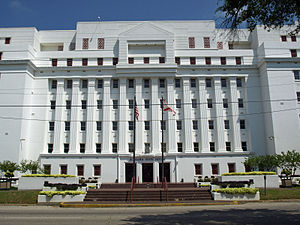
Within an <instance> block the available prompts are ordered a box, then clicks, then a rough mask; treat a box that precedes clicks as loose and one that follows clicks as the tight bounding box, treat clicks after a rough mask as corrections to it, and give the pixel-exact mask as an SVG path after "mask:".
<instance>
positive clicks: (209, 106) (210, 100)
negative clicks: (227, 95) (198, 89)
mask: <svg viewBox="0 0 300 225" xmlns="http://www.w3.org/2000/svg"><path fill="white" fill-rule="evenodd" d="M212 107H213V104H212V99H211V98H209V99H207V108H209V109H211V108H212Z"/></svg>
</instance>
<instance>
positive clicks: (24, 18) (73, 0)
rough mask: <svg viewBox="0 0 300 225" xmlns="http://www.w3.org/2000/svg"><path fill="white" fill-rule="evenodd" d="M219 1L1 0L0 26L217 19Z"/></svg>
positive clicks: (66, 27) (68, 27)
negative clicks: (98, 21) (99, 20)
mask: <svg viewBox="0 0 300 225" xmlns="http://www.w3.org/2000/svg"><path fill="white" fill-rule="evenodd" d="M219 1H220V0H188V1H183V0H80V1H79V0H0V27H36V28H37V29H38V30H54V29H55V30H72V29H76V23H77V22H78V21H97V20H98V16H100V19H101V20H102V21H130V20H131V21H132V20H138V21H141V20H216V19H218V17H217V16H216V13H215V11H216V9H217V7H218V6H217V4H221V3H218V2H219Z"/></svg>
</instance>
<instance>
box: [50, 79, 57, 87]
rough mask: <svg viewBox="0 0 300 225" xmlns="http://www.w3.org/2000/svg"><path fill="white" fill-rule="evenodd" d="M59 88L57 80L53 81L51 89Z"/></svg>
mask: <svg viewBox="0 0 300 225" xmlns="http://www.w3.org/2000/svg"><path fill="white" fill-rule="evenodd" d="M56 88H57V80H52V81H51V89H56Z"/></svg>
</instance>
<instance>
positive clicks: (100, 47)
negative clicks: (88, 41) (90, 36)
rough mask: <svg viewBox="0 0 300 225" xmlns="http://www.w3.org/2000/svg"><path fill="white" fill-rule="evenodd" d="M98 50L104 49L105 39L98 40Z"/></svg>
mask: <svg viewBox="0 0 300 225" xmlns="http://www.w3.org/2000/svg"><path fill="white" fill-rule="evenodd" d="M98 49H104V38H98Z"/></svg>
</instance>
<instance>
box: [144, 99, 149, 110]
mask: <svg viewBox="0 0 300 225" xmlns="http://www.w3.org/2000/svg"><path fill="white" fill-rule="evenodd" d="M144 103H145V109H149V108H150V100H149V99H145V100H144Z"/></svg>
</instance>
